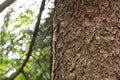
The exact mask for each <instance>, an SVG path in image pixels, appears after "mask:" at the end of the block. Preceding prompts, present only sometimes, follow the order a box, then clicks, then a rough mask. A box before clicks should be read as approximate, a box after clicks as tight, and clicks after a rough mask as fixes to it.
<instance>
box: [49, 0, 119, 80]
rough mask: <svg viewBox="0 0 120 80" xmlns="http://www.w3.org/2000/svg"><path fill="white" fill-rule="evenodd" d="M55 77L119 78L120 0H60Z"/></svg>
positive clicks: (77, 79)
mask: <svg viewBox="0 0 120 80" xmlns="http://www.w3.org/2000/svg"><path fill="white" fill-rule="evenodd" d="M53 57H54V58H53V70H52V75H51V76H52V80H120V0H57V3H56V9H55V16H54V30H53Z"/></svg>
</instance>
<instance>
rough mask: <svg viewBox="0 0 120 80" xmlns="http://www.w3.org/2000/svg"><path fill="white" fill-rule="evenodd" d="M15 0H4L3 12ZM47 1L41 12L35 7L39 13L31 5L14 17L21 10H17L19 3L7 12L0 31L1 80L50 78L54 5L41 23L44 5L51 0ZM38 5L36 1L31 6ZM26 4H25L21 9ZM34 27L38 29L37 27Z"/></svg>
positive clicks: (46, 79)
mask: <svg viewBox="0 0 120 80" xmlns="http://www.w3.org/2000/svg"><path fill="white" fill-rule="evenodd" d="M14 1H15V0H6V1H5V2H3V3H2V4H1V5H0V12H2V11H3V10H4V9H5V8H6V7H8V6H9V5H11V4H12V3H13V2H14ZM17 1H18V0H16V2H17ZM41 1H42V0H41ZM45 1H46V0H43V1H42V3H41V7H40V11H39V9H36V10H38V11H39V14H38V16H36V11H34V10H35V9H34V10H32V9H31V8H30V7H29V8H25V9H24V10H23V11H22V12H21V13H19V15H18V16H17V17H16V18H14V19H13V18H12V15H16V13H17V12H18V11H15V10H14V5H15V4H16V3H14V5H13V4H12V5H13V6H11V7H10V8H9V9H8V11H7V12H6V14H5V17H4V25H3V26H2V27H1V28H2V29H1V32H0V80H13V79H14V80H50V69H51V35H52V16H53V8H51V9H49V13H48V16H49V17H47V18H45V19H44V22H42V23H40V20H42V19H41V17H42V16H41V14H42V12H43V10H45V9H46V8H45V9H44V7H46V5H47V4H48V3H50V2H51V1H46V2H45ZM45 3H46V5H45ZM37 4H38V3H36V2H33V3H32V4H31V6H33V5H36V6H39V5H40V3H39V4H38V5H37ZM3 5H4V6H3ZM23 7H25V5H21V6H20V7H19V8H18V10H19V9H20V8H23ZM34 24H35V26H34ZM33 27H37V28H35V30H34V29H33Z"/></svg>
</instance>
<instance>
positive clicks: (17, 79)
mask: <svg viewBox="0 0 120 80" xmlns="http://www.w3.org/2000/svg"><path fill="white" fill-rule="evenodd" d="M14 80H26V79H25V77H24V75H23V74H19V75H18V76H17V77H16V78H15V79H14Z"/></svg>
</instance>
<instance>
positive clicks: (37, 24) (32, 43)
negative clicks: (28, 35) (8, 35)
mask: <svg viewBox="0 0 120 80" xmlns="http://www.w3.org/2000/svg"><path fill="white" fill-rule="evenodd" d="M45 1H46V0H42V4H41V7H40V11H39V14H38V17H37V22H36V24H35V29H34V32H33V37H32V39H31V42H30V46H29V50H28V52H27V54H26V58H25V59H24V61H23V62H22V64H21V66H20V68H19V69H18V70H17V71H16V72H15V73H14V74H13V75H11V76H10V79H9V80H13V79H14V78H15V77H16V76H17V75H19V74H20V73H21V72H22V70H23V68H24V67H25V65H26V63H27V62H28V60H29V58H30V56H31V54H32V50H33V46H34V43H35V40H36V37H37V34H38V31H39V25H40V20H41V15H42V12H43V10H44V6H45Z"/></svg>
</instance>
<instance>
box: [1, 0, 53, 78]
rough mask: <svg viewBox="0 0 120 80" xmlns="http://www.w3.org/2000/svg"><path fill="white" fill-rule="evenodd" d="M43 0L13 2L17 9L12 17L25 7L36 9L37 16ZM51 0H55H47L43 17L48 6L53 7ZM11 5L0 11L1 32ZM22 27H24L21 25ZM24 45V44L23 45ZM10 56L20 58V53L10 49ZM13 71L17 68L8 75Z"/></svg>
mask: <svg viewBox="0 0 120 80" xmlns="http://www.w3.org/2000/svg"><path fill="white" fill-rule="evenodd" d="M3 1H5V0H0V4H1V3H2V2H3ZM41 1H42V0H24V1H23V0H17V1H16V2H15V3H14V4H12V5H11V6H10V7H13V9H14V10H15V12H14V13H12V16H11V18H13V19H14V18H16V17H17V16H18V15H19V14H20V13H21V12H23V11H25V9H27V8H30V9H32V10H33V11H35V13H36V16H37V14H38V12H39V7H40V5H41ZM33 2H36V3H35V5H31V4H33ZM51 2H54V0H47V3H46V7H45V10H44V11H43V14H42V19H44V18H46V17H48V15H47V13H48V12H49V9H48V8H53V7H54V6H53V3H51ZM23 5H24V7H22V8H20V7H21V6H23ZM10 7H8V8H6V9H5V10H4V11H3V12H1V13H0V32H1V30H2V26H3V24H4V15H5V14H6V13H7V11H8V10H9V9H10ZM32 27H34V24H33V25H32ZM12 28H13V27H12V26H11V27H9V30H12ZM21 28H22V27H21ZM7 45H9V44H7V43H6V45H4V46H3V47H6V46H7ZM23 47H24V46H23ZM8 56H9V58H10V59H11V58H20V57H19V55H18V54H13V52H12V51H10V54H9V55H8ZM13 72H15V70H12V71H10V72H8V74H7V76H10V75H11V74H12V73H13Z"/></svg>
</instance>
